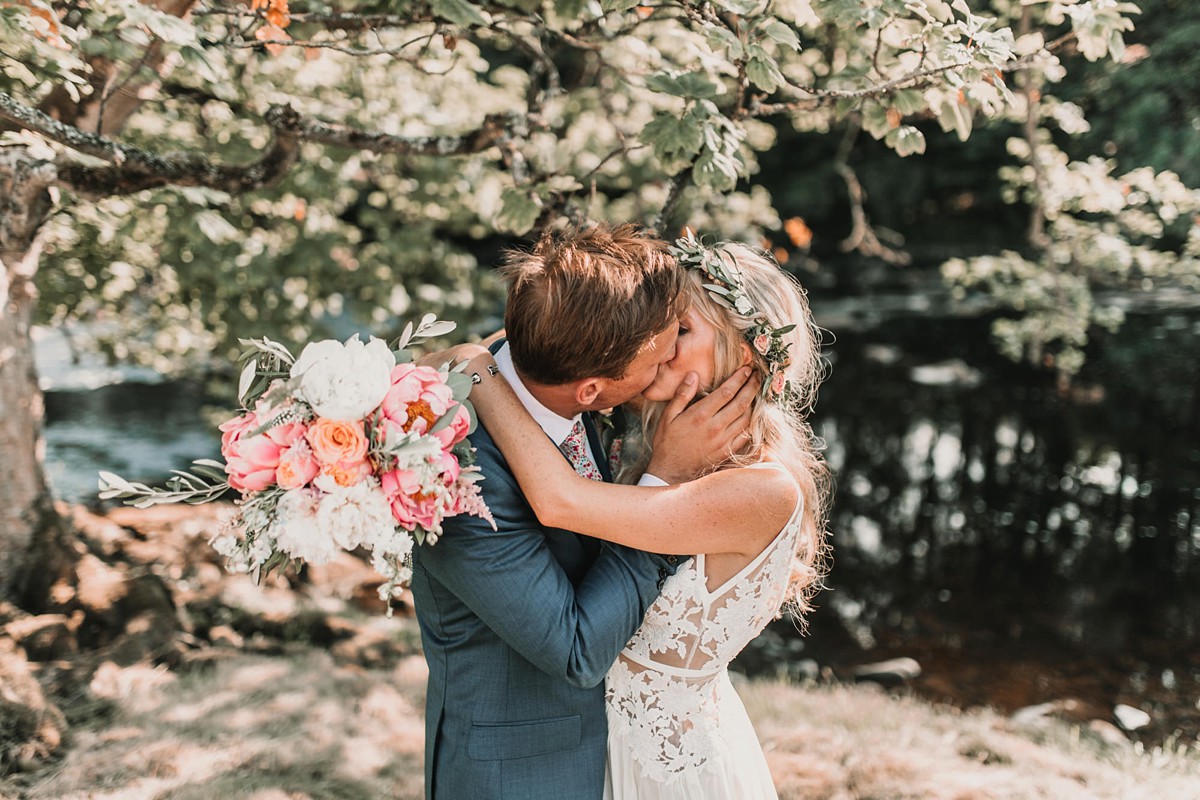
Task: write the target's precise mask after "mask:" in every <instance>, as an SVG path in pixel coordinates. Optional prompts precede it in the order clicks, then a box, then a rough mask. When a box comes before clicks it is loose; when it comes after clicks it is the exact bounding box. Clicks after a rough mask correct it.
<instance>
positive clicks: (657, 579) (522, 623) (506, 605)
mask: <svg viewBox="0 0 1200 800" xmlns="http://www.w3.org/2000/svg"><path fill="white" fill-rule="evenodd" d="M506 482H507V483H508V484H509V485H507V486H501V485H498V484H503V483H506ZM488 484H491V485H490V486H489V485H488ZM483 485H484V486H485V487H486V490H488V491H486V492H485V498H486V497H487V495H492V496H493V497H496V496H501V495H503V494H504V493H505V492H512V493H514V494H513V495H509V497H519V496H520V495H519V491H520V490H519V488H518V487H517V486H516V482H515V480H514V479H513V478H512V476H511V474H508V473H507V472H505V471H502V470H493V471H491V472H489V474H488V477H487V479H486V480H485V481H484V484H483ZM520 506H521V501H520V500H516V501H513V500H509V501H508V502H507V503H501V502H496V503H495V504H494V505H493V509H492V510H493V513H494V514H495V515H496V526H497V528H498V530H496V531H493V530H492V529H491V527H490V526H489V525H488V524H487V523H486V522H484V521H483V520H480V519H477V518H475V517H465V516H460V517H455V518H454V519H451V520H447V521H446V523H445V532H444V535H443V536H442V537H441V538H440V539H439V540H438V543H437V544H436V545H434V546H432V547H429V546H426V547H422V548H421V551H420V553H419V555H418V557H419V558H420V561H421V565H422V566H423V567H424V568H425V569H426V570H428V571H429V572H430V574H431V575H433V577H435V578H437V580H438V581H439V582H440V583H442V584H443V585H444V586H445V587H446V588H447V589H449V590H450V591H451V592H453V593H454V594H455V595H456V596H457V597H458V598H459V599H460V600H462V602H463V603H465V604H466V605H467V607H468V608H470V609H471V611H473V612H474V613H475V614H476V615H478V616H479V618H480V619H481V620H483V622H484V623H485V624H486V625H487V626H488V627H489V628H491V629H492V630H493V631H494V632H495V633H496V635H498V636H499V637H500V638H501V639H503V640H504V641H505V642H507V643H508V645H509V646H511V647H512V648H513V649H514V650H516V651H517V652H518V653H520V654H521V655H522V656H523V657H524V658H525V659H527V660H528V661H530V662H532V663H533V664H534V665H536V666H537V667H538V668H539V669H541V670H543V671H545V672H547V673H549V674H550V675H554V676H556V677H559V678H562V679H564V680H566V681H568V682H569V683H571V684H573V685H576V686H581V687H585V688H586V687H591V686H596V685H598V684H599V683H600V682H601V681H603V680H604V676H605V674H606V673H607V672H608V669H609V667H611V666H612V664H613V662H614V661H616V658H617V655H618V654H619V653H620V652H621V649H622V648H623V647H624V646H625V644H626V643H627V642H628V641H629V639H630V637H631V636H632V635H633V633H634V632H635V631H636V630H637V628H638V627H639V626H640V625H641V623H642V617H643V616H645V613H646V609H647V608H648V607H649V606H650V604H651V603H652V602H654V599H655V598H656V597H657V596H658V593H659V590H660V588H661V586H662V581H663V580H665V578H666V577H667V576H668V575H670V574H671V573H673V572H674V571H675V565H676V563H677V559H676V557H674V556H657V555H653V554H649V553H643V552H641V551H638V550H633V549H631V548H628V547H622V546H619V545H609V544H605V545H604V546H603V548H602V550H601V553H600V555H599V556H598V557H597V559H596V561H595V562H594V563H593V565H592V566H591V568H590V570H589V571H588V573H587V575H586V576H585V577H584V579H583V581H582V582H581V583H580V585H579V586H578V587H575V586H573V585H572V584H571V582H570V580H568V579H567V576H566V574H565V573H564V572H563V570H562V567H561V566H560V565H559V563H558V561H557V559H555V557H554V555H553V554H552V553H551V552H550V550H549V548H548V547H547V546H546V536H547V535H549V536H555V535H559V536H563V535H570V534H563V533H558V534H556V533H553V532H550V533H547V532H545V531H544V530H543V529H542V528H540V527H535V526H530V525H529V524H528V522H526V520H525V519H516V518H514V517H518V516H525V517H526V519H532V517H533V515H532V514H531V513H530V514H528V515H521V514H520V511H521V508H520Z"/></svg>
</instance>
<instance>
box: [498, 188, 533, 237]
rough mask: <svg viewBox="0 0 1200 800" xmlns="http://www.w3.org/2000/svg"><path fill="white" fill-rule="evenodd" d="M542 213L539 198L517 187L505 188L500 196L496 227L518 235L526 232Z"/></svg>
mask: <svg viewBox="0 0 1200 800" xmlns="http://www.w3.org/2000/svg"><path fill="white" fill-rule="evenodd" d="M541 213H542V203H541V198H539V197H538V196H537V195H536V194H530V193H528V192H526V191H523V190H521V189H517V188H515V187H514V188H510V189H505V190H504V193H503V194H502V195H501V196H500V213H499V214H497V215H496V227H497V228H499V229H500V230H502V231H505V232H507V233H514V234H516V235H518V236H520V235H522V234H525V233H528V232H529V229H530V228H532V227H533V225H534V223H535V222H537V220H538V217H539V216H541Z"/></svg>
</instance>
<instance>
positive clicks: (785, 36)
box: [762, 19, 800, 52]
mask: <svg viewBox="0 0 1200 800" xmlns="http://www.w3.org/2000/svg"><path fill="white" fill-rule="evenodd" d="M762 32H763V33H764V34H766V36H767V38H768V39H770V40H771V41H773V42H778V43H779V44H781V45H783V46H784V47H788V48H791V49H792V50H795V51H796V52H800V37H799V36H797V35H796V32H795V31H794V30H792V29H791V27H790V26H788V25H786V24H784V23H783V22H780V21H779V20H777V19H772V20H769V21H768V22H767V23H766V24H765V25H763V28H762Z"/></svg>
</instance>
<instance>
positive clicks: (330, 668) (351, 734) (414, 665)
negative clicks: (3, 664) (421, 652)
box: [0, 650, 426, 800]
mask: <svg viewBox="0 0 1200 800" xmlns="http://www.w3.org/2000/svg"><path fill="white" fill-rule="evenodd" d="M425 675H426V671H425V665H424V662H423V661H422V659H421V657H420V656H415V657H412V658H410V659H407V660H405V661H403V662H401V663H400V664H399V665H398V666H397V667H396V668H395V669H394V670H388V671H384V670H377V671H366V670H362V669H359V668H352V667H339V666H336V665H335V664H334V663H333V662H332V660H331V659H330V658H329V657H328V656H327V655H326V654H325V653H323V652H320V651H316V650H314V651H311V652H310V653H308V654H305V655H301V656H295V657H290V658H267V657H261V656H236V657H233V658H231V659H230V660H229V661H227V662H226V663H222V664H219V665H216V666H214V667H213V668H212V669H210V670H205V671H203V672H199V673H195V674H190V675H183V676H176V675H173V674H172V673H169V672H166V671H165V670H160V669H153V668H150V667H143V666H135V667H130V668H126V669H120V668H117V667H110V668H108V669H104V670H102V671H100V672H99V673H98V674H97V676H96V679H95V680H94V681H93V683H92V689H93V691H94V692H95V693H97V694H99V695H101V696H104V697H108V698H111V699H112V700H113V701H115V702H116V703H117V705H118V707H119V709H120V710H119V712H118V713H117V714H116V718H115V719H113V720H110V721H109V724H107V725H106V726H104V727H103V728H101V729H92V730H82V731H81V730H79V729H76V730H75V738H74V742H73V745H72V747H71V750H70V752H69V753H68V755H67V757H66V758H65V759H64V760H63V761H62V762H60V763H59V764H57V765H56V766H55V768H54V769H53V770H52V771H51V772H50V774H47V775H45V776H42V777H41V779H40V780H39V781H38V782H37V783H36V784H35V785H34V786H32V787H30V788H28V789H27V790H25V791H24V792H22V795H21V796H23V797H25V798H29V800H34V799H35V798H59V799H60V800H84V798H87V800H168V799H169V800H209V799H210V798H221V800H225V799H226V798H254V800H300V798H305V799H306V800H307V799H309V798H311V800H377V798H383V797H395V798H410V797H411V798H417V797H420V796H421V793H422V786H423V781H422V766H421V765H422V761H421V759H422V752H423V747H424V741H423V740H424V728H423V722H422V716H421V709H422V707H423V705H424V682H425ZM2 791H3V790H2V788H0V793H2Z"/></svg>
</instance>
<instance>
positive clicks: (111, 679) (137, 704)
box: [88, 661, 177, 712]
mask: <svg viewBox="0 0 1200 800" xmlns="http://www.w3.org/2000/svg"><path fill="white" fill-rule="evenodd" d="M176 680H177V678H176V676H175V675H174V674H173V673H172V672H171V671H170V670H168V669H167V668H166V667H165V666H150V665H148V664H134V665H132V666H128V667H119V666H117V665H116V664H114V663H112V662H111V661H106V662H104V663H103V664H101V665H100V666H99V667H97V668H96V673H95V675H93V676H92V681H91V683H90V684H89V686H88V688H89V689H90V690H91V692H92V694H93V695H95V696H96V697H98V698H102V699H105V700H115V701H119V702H120V703H121V704H122V705H123V706H124V707H125V708H126V709H127V710H129V711H134V712H143V711H150V710H151V709H154V708H157V707H158V706H159V704H160V703H161V702H162V697H163V692H164V691H165V689H166V687H169V686H171V685H172V684H173V683H175V681H176Z"/></svg>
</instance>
